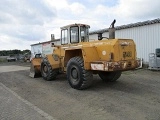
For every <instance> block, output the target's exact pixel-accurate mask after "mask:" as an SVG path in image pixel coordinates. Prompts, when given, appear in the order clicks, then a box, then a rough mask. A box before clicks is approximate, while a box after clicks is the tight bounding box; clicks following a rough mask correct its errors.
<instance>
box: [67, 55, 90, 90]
mask: <svg viewBox="0 0 160 120" xmlns="http://www.w3.org/2000/svg"><path fill="white" fill-rule="evenodd" d="M73 69H74V70H75V71H76V73H77V78H73V75H72V74H73V71H72V70H73ZM67 80H68V82H69V85H70V86H71V87H72V88H74V89H77V90H82V89H87V88H89V87H90V86H91V85H92V82H93V74H92V72H91V71H88V70H85V69H84V61H83V59H82V58H81V57H79V56H77V57H73V58H71V59H70V60H69V61H68V63H67Z"/></svg>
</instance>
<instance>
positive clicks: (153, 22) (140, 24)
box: [89, 18, 160, 35]
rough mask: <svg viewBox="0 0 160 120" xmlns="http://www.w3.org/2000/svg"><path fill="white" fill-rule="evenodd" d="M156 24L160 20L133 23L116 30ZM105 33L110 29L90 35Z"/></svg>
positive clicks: (93, 32) (92, 32) (96, 31)
mask: <svg viewBox="0 0 160 120" xmlns="http://www.w3.org/2000/svg"><path fill="white" fill-rule="evenodd" d="M156 23H160V18H157V19H154V20H147V21H143V22H137V23H131V24H127V25H121V26H116V27H115V29H116V30H121V29H127V28H133V27H139V26H145V25H151V24H156ZM104 32H108V28H105V29H100V30H95V31H91V32H90V33H89V34H90V35H92V34H97V33H104Z"/></svg>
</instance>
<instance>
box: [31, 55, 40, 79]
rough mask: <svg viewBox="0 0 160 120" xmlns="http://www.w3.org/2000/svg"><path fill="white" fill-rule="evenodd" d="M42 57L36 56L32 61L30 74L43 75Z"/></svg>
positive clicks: (32, 75) (34, 76)
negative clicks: (41, 67) (41, 69)
mask: <svg viewBox="0 0 160 120" xmlns="http://www.w3.org/2000/svg"><path fill="white" fill-rule="evenodd" d="M40 64H41V59H40V58H36V59H33V60H32V61H31V67H30V73H29V76H30V77H32V78H36V77H41V71H40Z"/></svg>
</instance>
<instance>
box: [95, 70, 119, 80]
mask: <svg viewBox="0 0 160 120" xmlns="http://www.w3.org/2000/svg"><path fill="white" fill-rule="evenodd" d="M121 74H122V72H121V71H116V72H104V71H100V72H99V73H98V75H99V77H100V78H101V79H102V80H103V81H105V82H107V81H109V82H115V81H116V80H117V79H118V78H119V77H120V76H121Z"/></svg>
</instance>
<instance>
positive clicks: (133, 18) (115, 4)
mask: <svg viewBox="0 0 160 120" xmlns="http://www.w3.org/2000/svg"><path fill="white" fill-rule="evenodd" d="M159 8H160V0H154V1H152V0H0V50H13V49H19V50H25V49H31V47H30V45H31V44H35V43H39V42H44V41H49V40H50V36H51V34H54V35H55V38H56V39H58V38H60V27H62V26H65V25H68V24H73V23H83V24H88V25H90V27H91V28H90V31H94V30H99V29H104V28H108V27H109V26H110V24H111V22H112V21H113V20H114V19H116V24H115V26H120V25H126V24H130V23H136V22H142V21H146V20H153V19H157V18H160V10H159Z"/></svg>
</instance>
